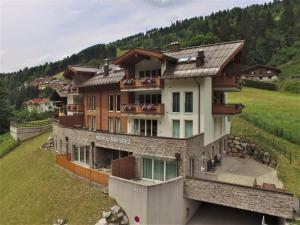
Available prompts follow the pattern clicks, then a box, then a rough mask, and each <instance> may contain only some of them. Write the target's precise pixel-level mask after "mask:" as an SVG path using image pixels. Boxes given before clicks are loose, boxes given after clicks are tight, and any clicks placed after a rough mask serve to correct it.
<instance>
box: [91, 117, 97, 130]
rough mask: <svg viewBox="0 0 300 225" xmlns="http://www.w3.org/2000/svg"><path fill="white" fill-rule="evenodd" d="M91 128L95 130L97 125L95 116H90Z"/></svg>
mask: <svg viewBox="0 0 300 225" xmlns="http://www.w3.org/2000/svg"><path fill="white" fill-rule="evenodd" d="M92 130H93V131H96V130H97V127H96V116H92Z"/></svg>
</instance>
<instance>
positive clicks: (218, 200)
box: [184, 178, 294, 219]
mask: <svg viewBox="0 0 300 225" xmlns="http://www.w3.org/2000/svg"><path fill="white" fill-rule="evenodd" d="M184 187H185V197H187V198H189V199H193V200H199V201H204V202H210V203H214V204H218V205H224V206H229V207H234V208H239V209H244V210H249V211H254V212H259V213H264V214H269V215H273V216H279V217H283V218H289V219H292V218H293V217H294V213H293V195H291V194H288V193H282V192H273V191H267V190H262V189H257V188H253V187H247V186H241V185H234V184H227V183H221V182H216V181H208V180H202V179H194V178H186V179H185V184H184Z"/></svg>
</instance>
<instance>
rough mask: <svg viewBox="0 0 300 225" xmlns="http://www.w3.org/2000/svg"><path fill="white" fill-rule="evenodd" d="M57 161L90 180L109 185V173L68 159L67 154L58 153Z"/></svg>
mask: <svg viewBox="0 0 300 225" xmlns="http://www.w3.org/2000/svg"><path fill="white" fill-rule="evenodd" d="M56 163H57V164H58V165H60V166H61V167H63V168H65V169H66V170H68V171H70V172H71V173H73V174H75V175H77V176H79V177H82V178H84V179H86V180H88V181H90V182H93V183H96V184H100V185H104V186H107V185H108V177H109V174H108V173H104V172H100V171H97V170H94V169H90V168H86V167H83V166H80V165H78V164H75V163H73V162H72V161H69V160H68V159H67V155H56Z"/></svg>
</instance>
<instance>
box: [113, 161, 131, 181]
mask: <svg viewBox="0 0 300 225" xmlns="http://www.w3.org/2000/svg"><path fill="white" fill-rule="evenodd" d="M111 167H112V175H113V176H115V177H121V178H124V179H133V178H134V177H135V176H134V175H135V157H134V156H128V157H125V158H121V159H116V160H112V161H111Z"/></svg>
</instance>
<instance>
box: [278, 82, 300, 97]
mask: <svg viewBox="0 0 300 225" xmlns="http://www.w3.org/2000/svg"><path fill="white" fill-rule="evenodd" d="M282 90H283V91H287V92H291V93H296V94H299V93H300V81H286V82H284V83H283V84H282Z"/></svg>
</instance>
